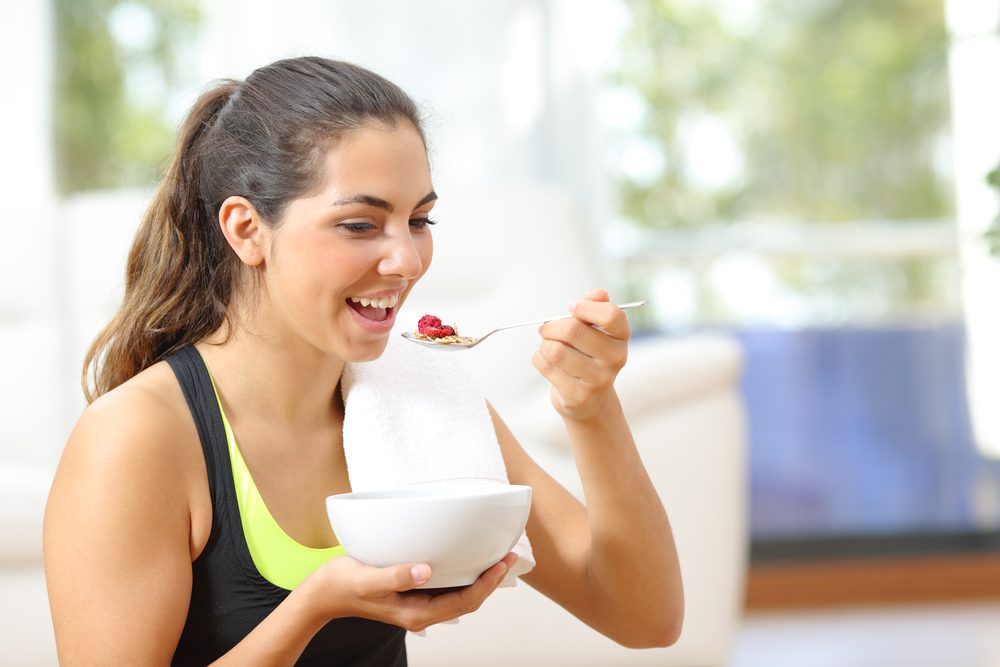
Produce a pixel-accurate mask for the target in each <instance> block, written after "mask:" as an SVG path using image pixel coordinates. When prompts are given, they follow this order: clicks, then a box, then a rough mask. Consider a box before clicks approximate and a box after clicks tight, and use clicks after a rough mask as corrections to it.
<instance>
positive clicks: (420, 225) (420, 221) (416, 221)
mask: <svg viewBox="0 0 1000 667" xmlns="http://www.w3.org/2000/svg"><path fill="white" fill-rule="evenodd" d="M436 224H437V222H435V221H434V220H431V219H430V218H411V219H410V227H413V228H414V229H426V228H427V226H428V225H436Z"/></svg>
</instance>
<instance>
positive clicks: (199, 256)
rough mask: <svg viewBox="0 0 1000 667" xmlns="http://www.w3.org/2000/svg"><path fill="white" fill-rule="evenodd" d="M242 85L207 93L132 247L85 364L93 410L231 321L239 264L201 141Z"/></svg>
mask: <svg viewBox="0 0 1000 667" xmlns="http://www.w3.org/2000/svg"><path fill="white" fill-rule="evenodd" d="M237 86H238V84H237V83H236V82H233V81H227V82H224V83H222V84H221V85H219V86H217V87H215V88H213V89H212V90H209V91H207V92H205V93H204V94H203V95H202V96H201V97H200V98H199V99H198V101H197V102H196V103H195V105H194V107H193V108H192V109H191V111H190V112H189V114H188V116H187V119H186V120H185V122H184V124H183V126H182V128H181V135H180V140H179V142H178V145H177V148H176V151H175V153H174V156H173V158H172V159H171V162H170V165H169V167H168V168H167V172H166V174H165V176H164V178H163V181H162V182H161V183H160V186H159V188H158V189H157V191H156V194H155V195H154V196H153V200H152V201H151V202H150V204H149V207H148V208H147V210H146V214H145V216H144V217H143V220H142V223H141V224H140V226H139V229H138V231H137V233H136V236H135V240H134V241H133V242H132V248H131V250H130V251H129V254H128V261H127V263H126V270H125V296H124V299H123V301H122V305H121V307H120V308H119V310H118V312H117V313H116V314H115V316H114V317H113V318H112V320H111V321H110V322H109V323H108V324H107V325H106V326H105V327H104V328H103V329H102V330H101V331H100V333H98V335H97V338H95V339H94V341H93V343H91V345H90V349H89V350H88V351H87V356H86V357H85V359H84V365H83V391H84V395H85V396H86V398H87V402H88V403H89V402H92V401H93V400H94V399H96V398H97V397H98V396H100V395H101V394H104V393H106V392H108V391H110V390H111V389H114V388H115V387H117V386H118V385H120V384H121V383H122V382H124V381H125V380H127V379H129V378H131V377H132V376H134V375H136V374H137V373H139V372H140V371H142V370H144V369H146V368H148V367H149V366H151V365H153V364H154V363H156V362H157V361H159V360H160V359H162V358H163V357H165V356H166V355H168V354H170V353H171V352H174V351H175V350H179V349H180V348H182V347H184V346H186V345H190V344H191V343H194V342H195V341H197V340H199V339H201V338H203V337H204V336H206V335H208V334H209V333H211V332H212V331H215V330H216V329H217V328H218V327H219V326H220V325H221V324H222V322H223V321H224V320H225V318H226V305H227V304H228V302H229V296H230V291H231V288H232V282H231V280H230V278H231V277H232V273H233V272H234V271H235V270H236V269H238V265H237V261H236V257H235V255H234V254H233V253H231V252H228V251H229V248H228V246H225V243H226V242H225V238H224V237H223V236H222V233H221V232H220V230H219V229H218V228H217V224H216V221H215V220H214V219H213V218H212V217H211V215H210V211H209V208H208V207H207V206H205V205H204V203H203V198H202V196H201V192H200V191H199V190H200V188H199V180H200V172H201V168H202V163H203V160H202V151H203V149H204V143H205V142H204V141H203V139H204V137H205V135H206V134H207V133H208V132H210V131H211V128H212V126H213V124H214V123H215V121H216V119H217V118H218V116H219V113H220V112H221V111H222V109H223V108H224V107H225V105H226V103H227V102H228V101H229V98H230V97H231V96H232V94H233V93H234V92H235V90H236V89H237ZM224 246H225V247H224Z"/></svg>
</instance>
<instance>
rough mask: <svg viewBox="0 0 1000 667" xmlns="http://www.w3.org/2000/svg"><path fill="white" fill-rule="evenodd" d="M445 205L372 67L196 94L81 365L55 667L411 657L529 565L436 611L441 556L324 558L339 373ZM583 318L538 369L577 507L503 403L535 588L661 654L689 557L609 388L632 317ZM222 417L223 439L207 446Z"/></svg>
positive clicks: (387, 315)
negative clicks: (298, 564)
mask: <svg viewBox="0 0 1000 667" xmlns="http://www.w3.org/2000/svg"><path fill="white" fill-rule="evenodd" d="M435 199H436V195H435V193H434V190H433V186H432V184H431V177H430V171H429V166H428V162H427V153H426V146H425V141H424V136H423V133H422V130H421V127H420V119H419V116H418V113H417V110H416V108H415V106H414V104H413V102H412V101H411V100H410V99H409V98H408V97H407V96H406V94H405V93H403V92H402V91H401V90H400V89H399V88H397V87H396V86H395V85H393V84H391V83H390V82H388V81H386V80H384V79H383V78H381V77H379V76H377V75H375V74H373V73H371V72H369V71H367V70H364V69H362V68H359V67H356V66H353V65H350V64H347V63H342V62H335V61H330V60H325V59H321V58H298V59H290V60H284V61H279V62H276V63H273V64H271V65H268V66H266V67H263V68H260V69H258V70H257V71H255V72H254V73H252V74H251V75H250V76H249V77H247V79H246V80H245V81H242V82H236V81H228V82H224V83H222V84H221V85H218V86H217V87H215V88H213V89H211V90H209V91H208V92H206V93H204V94H203V95H202V97H201V98H200V99H199V100H198V102H197V103H196V104H195V106H194V108H193V109H192V110H191V112H190V114H189V116H188V118H187V120H186V121H185V123H184V126H183V128H182V133H181V136H180V140H179V146H178V148H177V152H176V155H175V156H174V159H173V162H172V163H171V165H170V167H169V169H168V172H167V174H166V177H165V179H164V181H163V183H162V185H161V187H160V189H159V191H158V193H157V194H156V196H155V198H154V200H153V202H152V204H151V205H150V208H149V210H148V212H147V214H146V217H145V219H144V221H143V223H142V225H141V227H140V229H139V231H138V234H137V236H136V239H135V242H134V245H133V247H132V250H131V253H130V255H129V259H128V266H127V285H126V290H125V297H124V303H123V305H122V307H121V310H120V311H119V312H118V314H117V315H116V316H115V318H114V319H113V320H112V321H111V323H110V324H109V325H108V326H107V327H106V328H105V329H104V330H103V331H102V332H101V333H100V335H99V336H98V337H97V339H96V341H95V342H94V344H93V346H92V348H91V350H90V352H89V354H88V356H87V360H86V363H85V371H84V385H85V391H86V392H87V398H88V400H89V401H90V405H89V406H88V408H87V409H86V410H85V412H84V414H83V415H82V416H81V418H80V420H79V422H78V424H77V425H76V428H75V429H74V431H73V433H72V435H71V437H70V439H69V442H68V444H67V446H66V449H65V452H64V454H63V457H62V461H61V463H60V466H59V471H58V473H57V476H56V480H55V483H54V485H53V488H52V491H51V494H50V498H49V504H48V508H47V513H46V519H45V562H46V573H47V581H48V587H49V595H50V602H51V607H52V614H53V619H54V623H55V628H56V639H57V644H58V649H59V654H60V659H61V660H62V662H63V663H64V664H68V665H75V664H81V665H91V664H167V663H171V662H174V663H175V664H205V663H208V662H212V661H217V662H218V664H239V665H247V664H261V665H264V664H266V665H278V664H292V663H295V662H296V661H298V662H299V663H300V664H304V663H307V662H311V663H315V664H350V665H404V664H406V654H405V644H404V641H403V640H404V635H405V630H406V629H409V630H420V629H423V628H425V627H427V626H428V625H431V624H434V623H439V622H442V621H445V620H449V619H452V618H455V617H458V616H461V615H462V614H465V613H468V612H470V611H473V610H475V609H476V608H477V607H478V606H479V605H480V604H481V603H482V601H483V600H484V599H485V598H486V597H487V596H488V595H489V594H490V593H492V591H493V590H494V588H495V587H496V586H497V584H498V583H499V582H500V580H501V579H502V578H503V576H504V574H505V572H507V570H508V569H509V568H510V566H511V565H512V564H513V562H514V560H515V558H516V556H515V555H514V554H509V555H508V556H507V557H506V558H504V559H503V560H502V561H501V562H500V563H498V564H496V565H495V566H494V567H492V568H490V569H489V570H487V571H486V572H484V573H483V574H482V576H481V577H480V578H479V579H478V580H477V581H476V582H475V583H474V584H472V585H470V586H468V587H467V588H464V589H462V590H459V591H453V592H448V593H445V594H441V595H435V596H431V595H428V594H425V593H421V592H419V591H413V590H412V589H414V588H416V587H418V586H419V585H420V584H421V583H423V582H425V581H427V579H428V578H429V577H430V569H429V566H428V565H426V564H421V563H409V564H403V565H398V566H395V567H386V568H375V567H369V566H366V565H363V564H361V563H359V562H357V561H354V560H353V559H351V558H350V557H348V556H346V555H341V556H340V557H333V556H337V555H338V553H339V552H338V551H337V549H336V538H335V536H334V534H333V532H332V530H331V528H330V525H329V522H328V519H327V517H326V514H325V511H324V503H323V499H324V498H325V497H326V496H328V495H331V494H334V493H339V492H345V491H349V490H350V484H349V480H348V476H347V469H346V465H345V460H344V451H343V441H342V435H343V432H342V426H343V419H344V405H343V402H342V398H341V397H340V392H338V391H337V388H338V383H339V381H340V377H341V373H342V371H343V369H344V365H345V363H348V362H356V361H365V360H371V359H374V358H377V357H378V356H379V355H380V354H381V353H382V351H383V350H384V348H385V346H386V342H387V339H388V332H389V329H390V327H391V326H392V323H393V319H394V316H395V313H396V311H397V310H398V308H399V307H400V305H401V304H402V303H403V302H404V301H405V299H406V297H407V295H408V294H409V292H410V290H411V289H412V288H413V286H414V284H415V283H416V282H417V281H418V280H419V279H420V277H421V276H422V275H423V274H424V272H425V271H426V270H427V267H428V265H429V263H430V260H431V254H432V252H431V232H430V225H432V224H434V223H433V221H432V220H431V219H430V217H429V216H430V212H431V209H432V208H433V206H434V201H435ZM362 298H363V299H366V300H371V299H378V300H379V301H376V302H375V303H374V304H371V303H369V305H367V306H362V305H361V304H360V303H358V301H359V300H360V299H362ZM571 312H572V314H573V315H574V316H575V317H574V318H572V319H568V320H561V321H555V322H550V323H548V324H546V325H545V326H544V327H542V329H541V330H540V331H541V336H542V342H541V345H540V347H539V350H538V351H537V352H536V353H535V355H534V358H533V362H534V365H535V366H536V367H537V368H538V370H539V371H540V372H541V373H542V374H543V375H544V376H545V377H546V378H547V379H548V380H549V381H550V382H551V385H552V403H553V406H554V407H555V409H556V410H557V411H558V412H559V413H560V414H561V415H562V417H563V419H564V421H565V424H566V428H567V430H568V432H569V435H570V438H571V440H572V443H573V448H574V452H575V455H576V461H577V465H578V468H579V471H580V475H581V478H582V482H583V486H584V489H585V492H586V494H587V499H588V508H586V509H585V508H584V507H583V506H582V505H581V504H580V503H579V502H578V501H577V500H576V499H574V498H573V497H572V496H571V495H570V494H569V493H568V492H567V491H566V490H565V489H563V488H562V487H561V486H559V485H558V484H557V483H556V482H555V481H554V480H553V479H552V478H551V477H549V476H548V475H547V474H546V473H545V472H544V471H543V470H541V469H540V468H539V467H538V466H537V465H536V464H535V463H534V462H533V461H532V460H531V459H530V458H529V456H528V455H527V454H526V453H525V452H524V450H523V449H522V448H521V447H520V445H519V444H518V443H517V441H516V439H515V438H514V436H513V435H512V434H511V433H510V431H509V430H508V429H507V427H506V426H505V425H504V424H503V422H502V421H501V420H500V418H499V417H498V416H497V415H496V414H495V412H493V411H492V408H490V410H491V416H492V418H493V422H494V425H495V428H496V434H497V438H498V440H499V443H500V447H501V452H502V454H503V459H504V463H505V465H506V467H507V473H508V476H509V479H510V481H511V483H515V484H528V485H530V486H531V487H532V488H533V503H532V512H531V517H530V519H529V522H528V525H527V534H528V536H529V538H530V539H531V542H532V544H533V549H534V555H535V559H536V561H537V566H536V567H535V568H534V569H533V570H532V571H531V572H530V573H529V574H527V575H525V576H524V580H525V581H526V582H528V583H529V584H531V585H532V586H534V587H536V588H537V589H538V590H540V591H541V592H543V593H544V594H546V595H548V596H549V597H550V598H552V599H553V600H555V601H556V602H558V603H559V604H561V605H562V606H564V607H565V608H566V609H568V610H569V611H570V612H571V613H573V614H575V615H576V616H578V617H579V618H580V619H582V620H583V621H584V622H586V623H588V624H590V625H591V626H593V627H594V628H596V629H597V630H599V631H600V632H602V633H604V634H606V635H608V636H609V637H611V638H613V639H615V640H616V641H618V642H620V643H622V644H625V645H627V646H663V645H668V644H670V643H672V642H674V641H675V640H676V638H677V636H678V634H679V631H680V624H681V618H682V614H683V611H682V609H683V602H682V593H681V583H680V575H679V572H678V565H677V560H676V555H675V550H674V545H673V541H672V536H671V532H670V528H669V524H668V521H667V518H666V515H665V513H664V510H663V507H662V505H661V504H660V501H659V499H658V497H657V495H656V493H655V491H654V489H653V487H652V485H651V483H650V481H649V479H648V477H647V475H646V473H645V471H644V469H643V467H642V463H641V462H640V460H639V458H638V455H637V452H636V449H635V445H634V443H633V441H632V438H631V435H630V432H629V429H628V426H627V424H626V422H625V419H624V417H623V415H622V410H621V407H620V405H619V402H618V399H617V397H616V395H615V392H614V389H613V386H612V385H613V381H614V379H615V376H616V374H617V372H618V371H619V370H620V369H621V367H622V366H623V364H624V363H625V358H626V352H627V344H628V338H629V327H628V322H627V320H626V318H625V316H624V314H623V312H622V311H621V310H620V309H618V308H617V307H615V306H614V305H613V304H612V303H610V301H609V298H608V295H607V294H606V293H605V292H604V291H602V290H595V291H593V292H590V293H588V294H587V295H585V296H584V297H583V299H581V300H580V301H579V302H578V303H577V304H575V305H574V306H573V307H572V311H571ZM592 325H596V327H599V328H596V327H595V326H592ZM209 370H210V373H209ZM199 378H200V379H199ZM91 382H92V383H93V387H92V388H91ZM199 383H200V384H199ZM199 392H200V393H199ZM199 396H200V398H198V397H199ZM199 401H200V402H199ZM216 401H217V403H216ZM213 411H214V413H213ZM220 413H221V414H222V415H223V416H224V418H228V425H229V426H231V430H230V432H229V433H227V434H225V435H221V436H219V435H218V434H217V433H216V435H214V436H213V431H212V429H211V428H209V427H208V426H206V424H208V423H210V422H212V420H216V421H217V420H218V416H219V414H220ZM233 434H238V448H236V447H235V441H236V439H237V438H236V437H235V436H234V435H233ZM227 447H228V449H227ZM240 466H243V467H240ZM234 476H235V477H236V478H237V479H238V480H239V479H241V478H242V479H243V480H244V481H247V480H249V483H250V484H251V485H255V487H256V489H257V490H258V491H259V497H260V498H261V499H262V501H263V502H264V503H265V504H266V507H267V509H268V510H270V514H271V515H272V516H273V520H274V522H275V523H276V524H277V525H278V526H280V527H281V530H282V531H283V532H284V533H287V535H288V536H289V537H290V538H292V539H291V540H289V541H290V542H292V548H293V549H297V550H298V551H297V553H298V552H301V553H305V554H306V556H307V557H308V558H312V560H313V565H312V566H310V568H309V571H306V572H304V573H302V576H301V577H299V578H298V579H296V580H295V581H294V583H291V584H288V585H286V586H280V585H276V584H275V582H274V581H273V580H272V579H273V578H270V579H269V578H268V576H267V574H266V573H264V572H262V571H257V569H255V568H254V567H253V566H249V567H245V566H246V563H245V562H242V561H240V555H239V554H240V549H241V548H242V547H240V544H242V542H241V541H242V540H243V539H244V538H248V537H249V536H248V535H243V534H242V531H241V529H240V528H239V526H240V512H242V511H243V509H242V506H241V507H240V509H235V504H234V502H233V499H232V497H231V495H227V493H231V487H232V485H233V478H234ZM241 476H242V477H241ZM227 489H228V490H230V491H227ZM234 516H235V518H233V517H234ZM222 524H225V525H229V526H233V525H235V526H237V528H236V529H235V530H232V531H229V532H226V530H223V529H222V528H220V525H222ZM248 543H249V542H248ZM243 550H244V551H245V549H243ZM299 579H300V581H299Z"/></svg>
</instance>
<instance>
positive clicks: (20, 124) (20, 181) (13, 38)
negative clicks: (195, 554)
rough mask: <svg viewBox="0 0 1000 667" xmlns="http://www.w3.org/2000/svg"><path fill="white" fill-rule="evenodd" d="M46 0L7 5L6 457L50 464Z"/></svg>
mask: <svg viewBox="0 0 1000 667" xmlns="http://www.w3.org/2000/svg"><path fill="white" fill-rule="evenodd" d="M50 45H51V16H50V14H49V8H48V3H46V2H32V3H4V4H3V5H0V62H3V63H4V66H3V67H2V68H0V90H3V91H5V93H4V102H3V105H2V106H0V119H2V121H3V128H4V140H3V152H4V158H3V160H0V198H2V201H3V203H4V211H3V215H2V216H0V238H3V242H4V252H3V260H2V261H0V459H13V460H17V461H21V462H30V463H43V464H44V463H49V462H50V461H51V460H52V458H53V456H54V452H55V443H56V442H58V440H59V439H61V437H62V435H63V429H62V425H63V412H64V409H63V408H64V406H63V401H64V398H65V395H64V393H63V391H62V386H61V380H62V377H63V373H64V369H65V366H66V361H67V360H66V356H65V353H64V349H63V348H62V346H61V345H60V341H61V339H60V336H59V330H60V317H61V316H60V309H59V305H60V294H59V290H58V283H59V268H60V267H59V257H60V245H59V239H58V236H57V234H56V228H55V215H54V212H55V202H54V198H53V192H52V150H51V149H52V146H51V138H50V137H51V132H50V108H51V100H50V88H49V86H48V85H47V84H48V82H49V81H50V80H51V75H50V68H51V63H52V54H51V51H50Z"/></svg>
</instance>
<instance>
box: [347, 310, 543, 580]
mask: <svg viewBox="0 0 1000 667" xmlns="http://www.w3.org/2000/svg"><path fill="white" fill-rule="evenodd" d="M418 318H419V316H417V315H415V314H413V313H408V312H406V311H402V312H400V313H398V314H397V319H396V322H397V325H396V328H395V329H394V330H393V332H392V334H391V335H390V336H389V343H388V345H387V346H386V349H385V352H384V353H383V354H382V356H380V357H379V358H378V359H376V360H374V361H368V362H361V363H349V364H346V365H345V367H344V372H343V375H342V376H341V380H340V383H341V392H342V393H343V396H344V406H345V410H344V456H345V458H346V460H347V473H348V477H349V478H350V481H351V489H352V490H353V491H370V490H378V489H389V488H396V487H400V486H411V485H417V484H430V483H451V482H456V483H458V482H460V483H470V482H472V483H483V484H508V483H509V482H508V479H507V469H506V468H505V466H504V462H503V457H502V455H501V453H500V444H499V443H498V442H497V436H496V430H495V429H494V427H493V421H492V419H491V418H490V414H489V410H488V409H487V407H486V398H485V397H484V396H483V393H482V390H481V389H480V388H479V386H478V385H477V383H476V382H475V380H474V378H473V377H472V375H471V374H470V373H469V371H468V370H467V368H466V367H465V366H464V364H463V363H462V362H461V360H460V359H459V357H460V355H461V354H462V353H461V352H441V351H436V350H432V349H429V348H426V347H424V346H421V345H414V344H413V343H410V342H407V341H405V340H403V339H402V337H401V336H400V335H399V334H400V333H401V332H402V331H405V330H408V329H412V328H414V327H415V326H416V322H417V320H418ZM512 551H514V553H516V554H517V555H518V560H517V562H516V563H515V564H514V566H513V567H512V568H511V570H510V572H508V573H507V576H506V577H505V578H504V582H503V584H501V585H503V586H513V585H514V584H515V583H516V577H519V576H521V575H522V574H525V573H527V572H529V571H530V570H531V569H532V568H533V567H534V566H535V559H534V556H533V555H532V552H531V544H530V543H529V542H528V536H527V535H526V534H522V535H521V537H520V539H519V540H518V542H517V544H516V545H515V546H514V548H513V550H512Z"/></svg>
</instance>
